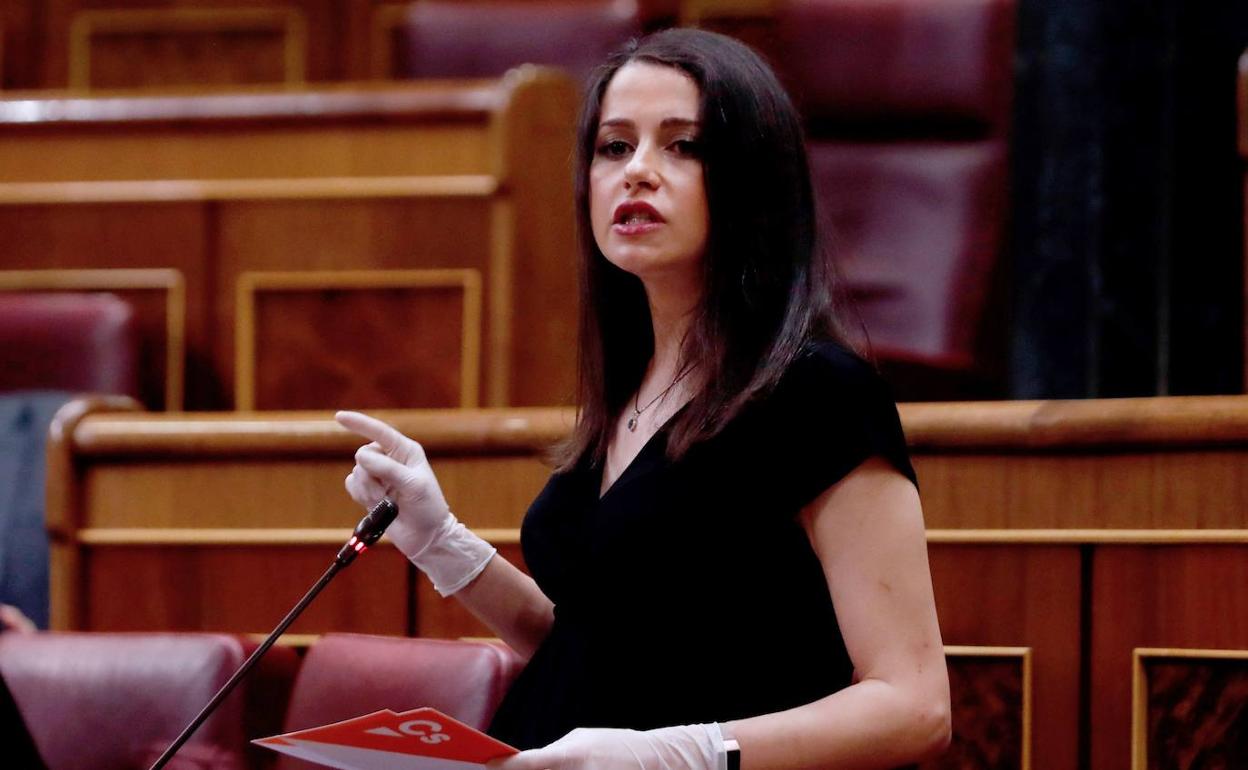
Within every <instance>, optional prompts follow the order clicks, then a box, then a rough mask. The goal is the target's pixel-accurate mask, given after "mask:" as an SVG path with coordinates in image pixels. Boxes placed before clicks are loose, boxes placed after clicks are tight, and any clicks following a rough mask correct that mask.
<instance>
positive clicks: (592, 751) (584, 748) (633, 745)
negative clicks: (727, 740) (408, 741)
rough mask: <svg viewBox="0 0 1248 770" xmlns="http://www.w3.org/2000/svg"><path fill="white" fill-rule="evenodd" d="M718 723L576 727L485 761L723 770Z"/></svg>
mask: <svg viewBox="0 0 1248 770" xmlns="http://www.w3.org/2000/svg"><path fill="white" fill-rule="evenodd" d="M727 757H728V755H727V751H726V750H725V748H724V738H723V734H722V733H721V732H720V729H719V725H718V724H714V723H711V724H705V725H685V726H683V727H661V728H659V729H657V730H645V731H639V730H614V729H608V728H600V727H581V728H577V729H576V730H573V731H572V732H570V733H568V734H567V735H565V736H563V737H562V738H560V739H559V740H557V741H555V742H554V743H552V744H550V745H549V746H547V747H545V748H541V749H533V750H531V751H522V752H520V753H519V754H513V755H512V756H510V757H507V758H506V759H500V760H495V761H493V762H490V763H489V765H488V766H489V768H490V770H723V768H725V767H726V766H727V762H728V759H727Z"/></svg>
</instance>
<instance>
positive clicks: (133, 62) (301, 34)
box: [69, 8, 307, 89]
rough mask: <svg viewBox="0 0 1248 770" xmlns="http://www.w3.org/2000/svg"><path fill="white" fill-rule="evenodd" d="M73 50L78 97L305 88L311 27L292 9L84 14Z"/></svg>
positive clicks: (77, 18) (73, 31) (73, 30)
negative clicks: (158, 89) (96, 91)
mask: <svg viewBox="0 0 1248 770" xmlns="http://www.w3.org/2000/svg"><path fill="white" fill-rule="evenodd" d="M69 45H70V52H69V85H70V87H71V88H76V89H89V88H134V87H151V86H176V85H240V84H247V83H275V82H279V83H280V82H286V83H299V82H302V81H303V80H304V73H305V70H306V65H305V62H304V59H305V50H306V48H307V22H306V21H305V20H304V18H303V16H302V15H301V14H300V13H299V12H298V11H296V10H294V9H291V8H164V9H142V10H125V9H117V10H103V11H80V12H79V13H77V14H75V15H74V18H73V22H72V23H71V26H70V44H69Z"/></svg>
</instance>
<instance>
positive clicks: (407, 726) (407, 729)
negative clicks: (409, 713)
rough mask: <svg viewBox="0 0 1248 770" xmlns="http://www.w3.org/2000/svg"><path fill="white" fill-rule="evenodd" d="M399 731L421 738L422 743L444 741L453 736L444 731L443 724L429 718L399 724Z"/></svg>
mask: <svg viewBox="0 0 1248 770" xmlns="http://www.w3.org/2000/svg"><path fill="white" fill-rule="evenodd" d="M399 732H401V733H403V734H404V735H410V736H412V737H414V738H419V739H420V742H421V743H443V742H445V741H449V740H450V739H451V736H449V735H447V734H446V733H444V732H442V725H440V724H438V723H437V722H430V721H429V720H427V719H412V720H409V721H407V722H404V723H403V724H401V725H399Z"/></svg>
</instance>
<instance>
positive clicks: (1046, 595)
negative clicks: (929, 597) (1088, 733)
mask: <svg viewBox="0 0 1248 770" xmlns="http://www.w3.org/2000/svg"><path fill="white" fill-rule="evenodd" d="M929 551H930V557H931V567H932V583H933V587H934V589H935V591H936V608H937V614H938V616H939V617H940V626H941V633H942V635H943V636H944V640H945V643H946V644H949V645H990V646H1004V647H1019V646H1024V647H1030V648H1031V650H1032V657H1031V660H1032V666H1033V670H1034V682H1035V686H1034V691H1033V699H1034V700H1033V704H1034V711H1033V714H1034V717H1033V723H1034V725H1035V728H1034V732H1033V733H1032V735H1033V737H1032V746H1033V751H1034V754H1033V756H1034V759H1035V764H1036V766H1037V767H1076V766H1077V765H1078V734H1079V719H1078V715H1079V670H1080V659H1079V646H1080V639H1081V631H1080V619H1079V607H1080V592H1081V582H1082V581H1081V577H1080V558H1079V548H1078V546H1034V545H991V544H988V545H956V544H940V543H937V544H932V545H931V546H930V547H929ZM965 748H967V749H968V750H969V749H970V748H971V747H965ZM1007 766H1008V765H1007Z"/></svg>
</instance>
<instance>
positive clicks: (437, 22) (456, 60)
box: [395, 0, 641, 83]
mask: <svg viewBox="0 0 1248 770" xmlns="http://www.w3.org/2000/svg"><path fill="white" fill-rule="evenodd" d="M640 33H641V21H640V18H639V16H638V11H637V5H636V4H635V3H633V2H627V1H625V2H615V1H613V0H608V1H607V2H603V1H602V0H590V1H589V2H584V1H582V0H519V1H518V2H517V1H516V0H490V1H489V2H464V0H422V2H419V3H413V4H412V8H411V10H410V11H409V12H408V14H407V15H406V17H405V18H404V23H403V24H402V25H401V26H400V28H399V30H398V32H397V34H396V44H395V59H396V61H395V69H396V74H397V75H398V76H400V77H494V76H498V75H501V74H502V73H504V72H506V71H507V70H509V69H511V68H512V67H515V66H517V65H520V64H526V63H528V64H546V65H550V66H555V67H561V68H563V69H565V70H567V71H568V72H569V73H570V74H571V75H572V76H573V77H574V78H576V79H577V80H578V81H579V82H582V83H583V82H586V81H587V80H588V78H589V74H590V72H591V71H592V70H593V68H594V67H595V66H597V65H598V64H599V63H600V62H602V61H603V60H604V59H605V58H606V57H607V54H609V53H611V52H612V51H614V50H615V49H616V48H618V47H620V46H621V45H623V44H624V42H625V41H627V40H628V39H629V38H630V37H634V36H636V35H639V34H640Z"/></svg>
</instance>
